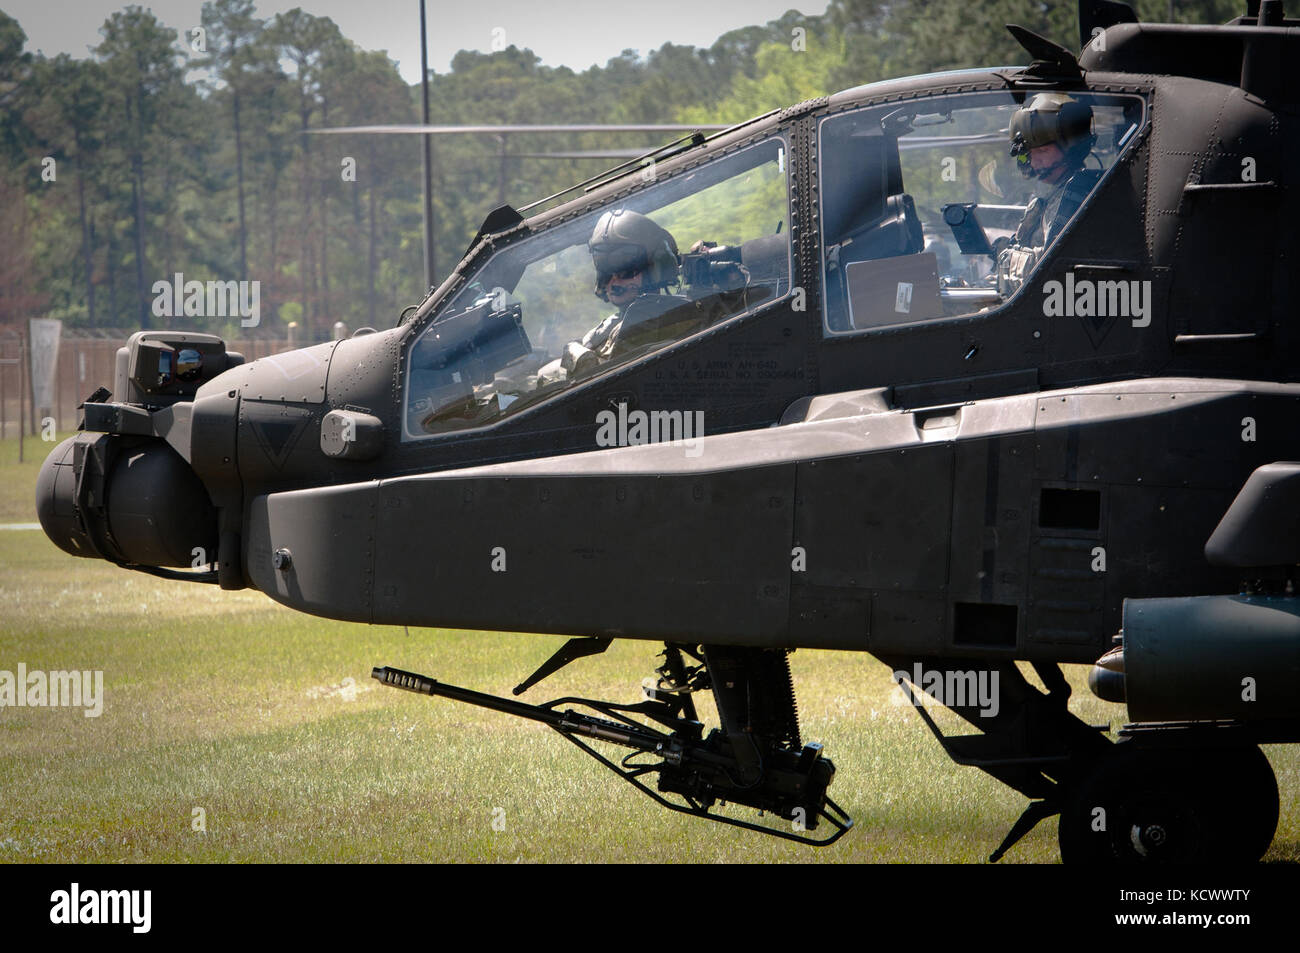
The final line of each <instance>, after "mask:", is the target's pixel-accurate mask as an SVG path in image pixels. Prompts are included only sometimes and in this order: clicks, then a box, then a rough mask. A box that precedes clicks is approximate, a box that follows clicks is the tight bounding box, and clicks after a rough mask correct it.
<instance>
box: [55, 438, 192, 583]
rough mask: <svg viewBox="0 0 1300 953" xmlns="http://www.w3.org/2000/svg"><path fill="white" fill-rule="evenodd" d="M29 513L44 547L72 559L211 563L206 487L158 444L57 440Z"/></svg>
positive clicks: (181, 564)
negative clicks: (53, 547) (44, 540)
mask: <svg viewBox="0 0 1300 953" xmlns="http://www.w3.org/2000/svg"><path fill="white" fill-rule="evenodd" d="M114 441H117V442H116V443H114ZM36 515H37V518H38V519H39V520H40V523H41V528H42V529H43V530H45V535H46V536H48V537H49V538H50V540H51V542H53V543H54V544H55V545H56V546H58V547H59V548H60V549H62V550H63V551H64V552H67V553H71V554H72V555H74V556H86V557H90V558H100V559H107V560H110V561H112V562H124V563H136V564H139V565H144V566H169V567H182V568H191V567H194V566H196V565H202V564H206V563H209V562H215V561H216V554H217V517H216V510H215V509H214V508H213V506H212V502H211V500H210V499H209V498H208V493H207V490H206V489H204V487H203V484H202V483H201V482H200V481H199V478H198V477H197V476H196V475H195V473H194V471H193V470H192V469H190V467H189V465H188V464H187V463H186V462H185V461H184V460H183V459H182V458H181V457H180V455H179V454H178V453H177V452H176V451H175V450H173V449H172V448H171V447H169V446H168V445H167V444H165V443H164V442H162V441H161V440H145V441H141V442H134V443H131V444H126V443H123V442H122V438H121V437H117V436H109V435H105V434H93V433H82V434H78V435H77V436H75V437H70V438H68V439H67V440H64V441H63V442H62V443H60V444H59V445H58V446H56V447H55V448H54V450H52V451H51V452H50V455H49V456H48V457H46V458H45V462H44V463H43V464H42V465H41V472H40V475H39V476H38V477H37V480H36Z"/></svg>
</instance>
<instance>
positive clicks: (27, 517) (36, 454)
mask: <svg viewBox="0 0 1300 953" xmlns="http://www.w3.org/2000/svg"><path fill="white" fill-rule="evenodd" d="M9 424H10V426H9V433H10V434H14V433H16V431H17V428H18V422H17V421H14V420H11V421H9ZM72 434H73V431H71V430H69V431H67V432H66V433H60V434H58V435H57V436H58V440H55V441H54V442H53V443H49V442H46V441H43V440H41V438H40V436H39V435H38V436H35V437H24V438H23V462H22V463H19V462H18V438H17V437H16V436H10V437H9V438H8V439H6V440H0V523H35V522H36V474H38V473H40V472H41V463H42V461H44V460H45V457H46V455H47V454H48V453H49V452H50V451H51V450H53V449H54V448H55V447H56V446H58V444H59V441H61V440H63V439H64V438H65V437H71V436H72Z"/></svg>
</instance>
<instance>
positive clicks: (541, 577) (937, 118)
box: [37, 0, 1300, 862]
mask: <svg viewBox="0 0 1300 953" xmlns="http://www.w3.org/2000/svg"><path fill="white" fill-rule="evenodd" d="M1009 29H1010V30H1011V31H1012V32H1013V33H1014V34H1015V36H1016V38H1017V39H1018V40H1019V41H1020V43H1021V45H1022V46H1023V47H1024V48H1025V50H1026V52H1027V54H1028V57H1029V58H1030V60H1031V62H1030V64H1029V65H1028V66H1024V67H1007V68H995V69H968V70H960V71H956V72H947V73H939V74H933V75H925V76H916V77H910V78H905V79H899V80H890V81H887V82H880V83H872V84H870V85H866V86H861V87H858V88H855V89H849V90H845V91H843V92H840V93H837V94H835V95H832V96H827V97H821V98H818V99H813V100H810V101H807V102H803V103H800V104H798V105H794V106H791V107H789V108H785V109H779V110H774V111H772V112H770V113H767V114H765V115H762V116H759V117H757V118H755V119H752V120H750V121H748V122H744V123H741V124H739V125H736V126H733V127H730V128H728V129H725V130H723V131H720V132H717V133H714V134H711V135H708V136H705V135H703V134H697V135H692V136H690V137H687V138H686V139H683V140H679V141H678V142H675V143H672V144H670V145H669V146H667V147H665V148H663V149H661V150H657V151H655V152H653V153H649V154H647V155H645V156H643V157H641V158H640V159H639V160H636V161H633V162H630V163H627V164H625V165H624V166H620V167H618V168H616V169H613V170H611V171H610V172H608V173H606V174H604V175H602V176H598V177H596V178H595V179H593V180H588V181H586V182H583V183H580V184H579V185H577V186H575V187H574V188H573V189H570V190H568V191H566V192H564V193H560V194H559V195H556V196H550V197H549V199H548V200H544V201H543V202H542V203H537V204H536V205H534V206H528V207H525V208H522V209H514V208H512V207H510V206H501V207H498V208H496V209H494V210H492V212H491V213H490V214H488V216H487V217H486V219H485V221H484V222H483V225H482V227H481V229H480V230H479V232H478V234H477V235H476V236H475V238H474V240H473V241H472V243H471V245H470V247H469V248H468V250H467V251H466V253H465V255H464V256H463V258H462V259H461V261H460V263H459V264H458V265H457V266H456V268H455V269H454V270H453V271H452V273H451V274H450V276H449V277H448V278H447V279H446V280H445V281H444V282H443V283H442V284H441V285H440V286H438V287H437V288H435V289H432V290H431V291H430V293H429V294H428V295H427V297H426V298H425V299H424V300H423V301H422V302H421V303H420V304H419V306H418V307H417V308H415V309H414V310H413V312H412V313H410V314H409V315H406V316H405V317H404V319H403V320H401V321H400V323H399V324H398V325H397V326H396V327H393V328H390V329H387V330H380V331H367V333H358V334H356V335H354V336H352V337H351V338H349V339H346V340H342V341H332V342H328V343H324V344H317V345H314V346H311V347H306V348H303V349H301V350H296V351H291V352H288V353H283V354H278V355H274V356H270V357H266V358H263V359H261V360H257V361H252V362H248V361H245V360H244V359H243V357H242V356H241V355H239V354H237V353H234V352H232V351H229V350H227V349H226V347H225V345H224V343H223V342H222V341H221V340H220V339H219V338H217V337H215V336H212V335H206V334H199V333H192V332H172V331H145V332H139V333H137V334H135V335H133V336H132V337H131V339H130V341H129V342H128V344H127V346H126V347H124V348H122V349H121V350H120V351H119V353H118V358H117V365H116V369H115V378H114V382H113V389H112V392H111V394H110V393H109V392H108V390H107V389H105V388H101V389H100V390H98V391H97V392H96V393H95V394H93V395H91V396H90V397H89V398H88V399H87V401H86V403H85V404H84V408H83V409H84V429H83V430H82V432H80V433H79V434H77V435H76V436H75V437H73V438H71V439H69V440H67V441H64V442H63V443H62V444H60V445H59V446H58V447H57V448H56V449H55V450H54V451H53V452H52V453H51V454H50V456H49V458H48V459H47V460H46V462H45V464H44V466H43V468H42V471H41V475H40V480H39V484H38V488H37V494H38V499H37V507H38V512H39V516H40V520H41V523H42V526H43V527H44V529H45V531H46V533H47V534H48V535H49V537H50V538H51V539H52V540H53V541H54V542H55V543H56V544H58V545H59V546H60V547H62V548H63V549H64V550H66V551H67V552H69V553H72V554H74V555H78V556H85V557H92V558H102V559H107V560H110V561H112V562H114V563H117V564H119V565H121V566H123V567H126V568H130V569H135V570H142V571H147V572H153V573H155V574H160V575H164V576H168V577H174V578H184V579H189V580H192V581H195V582H206V583H213V584H217V585H219V586H220V587H221V588H223V589H240V588H245V587H252V588H255V589H258V590H261V591H262V592H264V593H266V594H267V595H269V596H270V597H271V598H273V599H275V600H277V601H278V602H281V603H283V604H285V605H288V606H291V607H293V608H295V609H299V610H302V611H304V612H308V613H312V614H315V615H318V616H324V617H328V618H334V619H344V620H351V621H356V622H365V623H371V624H376V625H403V624H405V625H423V626H437V627H448V628H470V629H483V630H497V631H504V632H521V633H524V632H534V633H546V634H562V635H569V636H571V639H570V640H569V641H568V642H567V643H566V644H565V645H564V646H563V647H562V648H561V649H560V650H559V651H558V652H557V653H556V654H555V655H554V656H553V657H552V658H550V659H549V660H548V661H546V662H545V663H544V664H542V665H541V667H540V668H539V669H538V670H537V671H536V672H534V673H533V674H532V675H530V676H529V677H528V678H526V679H524V680H523V682H522V683H521V685H520V686H519V687H518V688H517V689H516V692H515V694H516V696H518V695H519V694H522V693H523V692H525V691H527V690H529V689H530V688H532V687H533V686H534V685H535V684H536V683H537V682H538V681H541V680H542V679H544V678H545V677H547V676H548V675H550V674H551V673H553V672H554V671H556V670H557V669H558V668H560V667H561V666H563V665H566V664H569V663H571V662H573V661H574V660H576V659H579V658H581V657H583V656H587V655H591V654H593V653H596V652H600V651H602V650H604V648H605V647H606V646H608V645H609V644H610V642H611V640H613V639H616V638H626V639H642V640H650V641H653V642H662V643H663V644H664V651H663V655H662V658H663V664H662V665H661V666H660V667H659V669H658V670H657V679H656V681H655V689H654V690H653V691H652V692H649V693H648V694H647V697H645V698H643V699H641V700H639V701H637V702H635V703H632V704H616V703H612V702H606V701H600V700H594V699H573V698H566V699H558V700H556V701H553V702H550V703H547V704H540V705H539V704H530V703H526V702H524V701H521V700H519V699H518V698H517V697H514V698H504V697H498V696H493V695H488V694H484V693H480V692H476V691H473V690H470V689H466V688H461V687H458V686H454V685H449V684H446V683H443V682H440V681H437V680H435V679H433V678H429V677H426V676H423V675H419V674H416V673H412V672H406V671H399V670H396V669H392V668H386V667H379V668H376V669H375V671H374V676H375V678H377V679H378V680H379V681H380V682H381V683H383V684H385V685H390V686H394V687H397V688H402V689H407V690H411V691H416V692H421V693H425V694H428V695H431V696H441V697H446V698H450V699H454V700H458V701H461V702H465V703H468V704H473V705H479V706H483V707H486V708H489V709H492V710H494V711H497V712H501V713H504V714H510V715H515V716H518V717H523V718H527V719H531V720H535V721H540V722H542V723H545V724H548V725H549V726H551V727H552V728H554V729H555V730H556V731H557V732H559V733H560V734H562V735H563V736H564V737H565V738H566V739H567V740H569V741H572V742H573V743H574V744H575V745H577V746H578V747H580V748H582V749H583V750H584V751H585V752H587V753H589V754H591V755H592V756H593V757H596V758H597V759H598V760H600V761H601V762H602V763H603V764H604V765H605V766H607V767H608V768H610V769H611V770H612V771H614V772H615V773H616V774H618V775H619V776H620V777H622V778H623V779H624V780H626V781H628V782H629V783H631V784H633V785H635V786H636V787H637V788H638V789H640V790H641V791H643V792H644V793H646V794H647V795H649V796H650V797H652V798H654V799H655V800H656V801H658V802H659V803H660V804H662V805H664V806H666V807H669V808H671V809H673V810H677V811H683V812H686V813H689V814H692V815H695V816H698V817H703V818H709V819H713V820H717V821H720V822H723V823H727V824H733V825H738V826H741V827H746V828H750V829H754V830H760V831H764V832H766V833H770V834H775V835H776V836H780V837H784V838H788V839H793V840H800V841H805V842H808V843H814V844H827V843H832V842H834V841H836V840H837V839H839V838H840V837H841V836H843V835H844V834H845V833H846V832H847V831H848V830H850V828H851V826H852V821H851V819H850V817H849V815H848V813H847V812H846V811H845V810H844V809H843V808H841V807H840V806H839V805H838V804H837V803H836V802H835V801H834V800H833V799H832V798H831V797H830V796H829V793H828V792H829V787H830V785H831V783H832V780H833V778H834V774H835V768H834V765H833V762H832V761H831V759H830V758H829V757H828V756H827V755H826V754H825V753H824V752H823V750H822V748H821V747H820V746H819V745H818V744H816V743H811V742H806V741H805V740H804V739H803V737H802V735H801V733H800V728H799V723H798V718H797V714H796V705H795V692H794V687H793V684H792V680H791V677H790V669H789V662H788V653H789V652H790V651H791V650H794V649H797V648H805V647H810V648H818V649H833V650H840V651H846V652H868V653H870V654H871V655H873V656H875V657H876V658H877V659H879V660H880V661H881V662H883V663H884V664H885V665H887V666H889V667H890V669H891V670H892V671H894V672H895V674H896V678H897V680H898V681H899V683H900V686H901V687H902V688H903V689H904V690H906V691H907V692H908V693H909V696H910V697H911V698H912V699H913V701H915V702H916V703H917V705H918V708H917V711H918V714H919V715H920V718H921V720H922V721H923V723H924V724H925V726H926V727H927V728H928V729H929V730H930V731H932V732H933V733H934V735H935V736H936V739H937V741H938V743H939V744H940V745H941V746H942V747H943V750H944V751H945V752H946V753H947V754H948V755H949V757H951V758H952V759H953V760H954V761H955V762H957V763H959V764H962V765H969V766H973V767H976V768H978V769H980V770H982V771H984V772H986V773H988V774H989V775H991V776H992V777H994V778H996V779H998V780H999V781H1001V782H1002V783H1004V784H1006V785H1008V786H1010V787H1011V788H1013V789H1014V790H1016V791H1018V792H1020V793H1021V794H1023V795H1024V796H1025V797H1026V798H1027V799H1028V805H1027V807H1026V809H1025V811H1024V813H1023V814H1022V815H1021V816H1020V817H1019V818H1018V819H1016V820H1015V821H1014V823H1013V824H1012V825H1011V826H1010V830H1009V832H1008V834H1007V836H1006V838H1005V839H1004V841H1003V842H1002V844H1001V845H999V846H998V847H997V849H996V850H995V851H994V852H993V855H992V859H997V858H998V857H1000V856H1001V855H1002V854H1003V853H1005V852H1006V851H1007V850H1008V849H1009V848H1011V847H1012V846H1013V845H1014V843H1015V842H1016V841H1017V840H1019V839H1020V838H1021V837H1023V836H1024V834H1025V833H1026V832H1028V831H1029V830H1030V829H1032V828H1033V827H1034V825H1035V824H1037V823H1038V822H1040V821H1042V820H1043V819H1045V818H1049V817H1052V816H1057V817H1058V822H1057V823H1058V832H1059V842H1060V848H1061V853H1062V857H1063V859H1065V860H1066V861H1093V862H1156V861H1204V860H1233V861H1238V860H1256V859H1258V858H1259V857H1261V856H1262V855H1263V854H1264V852H1265V851H1266V850H1267V848H1268V846H1269V844H1270V842H1271V840H1272V837H1273V833H1274V830H1275V827H1276V824H1277V819H1278V811H1279V795H1278V788H1277V784H1276V780H1275V778H1274V775H1273V772H1272V769H1271V768H1270V766H1269V763H1268V761H1267V759H1266V758H1265V756H1264V755H1263V753H1262V751H1261V748H1260V745H1262V744H1292V743H1295V742H1296V741H1298V740H1300V701H1297V699H1300V599H1297V596H1296V594H1295V591H1294V576H1295V569H1296V566H1297V564H1300V462H1295V461H1300V431H1297V429H1296V426H1295V421H1296V419H1297V414H1298V413H1300V335H1298V334H1297V331H1296V329H1295V324H1294V321H1293V319H1292V311H1293V308H1294V305H1293V302H1294V301H1295V300H1297V292H1300V289H1298V288H1297V287H1296V283H1297V281H1298V280H1300V276H1298V274H1297V272H1296V269H1295V268H1294V266H1293V265H1292V264H1288V262H1294V261H1295V260H1296V258H1297V251H1293V249H1294V248H1295V245H1296V242H1297V236H1296V235H1295V233H1294V231H1293V230H1291V229H1286V228H1283V227H1282V225H1283V223H1284V222H1286V221H1288V220H1290V215H1289V213H1288V212H1287V211H1286V209H1287V208H1290V207H1292V205H1293V204H1294V203H1293V201H1292V199H1291V197H1290V196H1291V193H1290V190H1289V187H1288V185H1289V183H1288V181H1287V178H1286V170H1287V168H1288V162H1287V160H1286V158H1285V157H1286V156H1287V155H1288V154H1290V153H1292V152H1293V151H1294V150H1295V148H1296V145H1295V143H1296V141H1297V138H1300V124H1297V122H1296V119H1295V108H1294V107H1295V97H1296V93H1295V91H1294V88H1293V87H1292V85H1291V84H1289V83H1288V82H1287V77H1288V75H1289V73H1288V71H1287V69H1286V68H1285V67H1286V65H1287V63H1288V62H1293V61H1294V60H1295V59H1296V57H1297V55H1298V54H1300V20H1295V19H1286V18H1285V16H1284V13H1283V10H1282V4H1281V3H1280V2H1276V0H1263V2H1250V3H1248V4H1247V11H1246V13H1245V14H1244V15H1243V16H1240V17H1237V18H1236V19H1234V20H1232V21H1231V22H1230V23H1228V24H1226V25H1222V26H1217V25H1204V26H1200V25H1180V24H1179V25H1176V24H1144V23H1139V22H1137V18H1136V16H1135V15H1134V14H1133V11H1132V10H1131V9H1130V8H1129V7H1128V6H1126V5H1125V4H1122V3H1115V2H1108V0H1084V2H1081V3H1080V45H1081V50H1080V52H1079V53H1078V54H1077V55H1076V54H1074V53H1072V52H1070V51H1069V50H1067V49H1065V48H1063V47H1061V46H1059V45H1057V44H1055V43H1052V42H1050V41H1048V40H1046V39H1044V38H1042V37H1039V36H1036V35H1034V34H1033V33H1031V32H1029V31H1027V30H1024V29H1022V28H1020V27H1016V26H1011V27H1009ZM628 286H630V290H629V288H628ZM593 289H594V292H595V293H593ZM611 312H612V313H611ZM196 551H198V552H202V553H207V554H213V555H211V556H210V558H209V559H208V560H207V563H208V568H207V569H206V570H204V571H200V572H187V571H184V569H183V567H190V566H191V565H192V562H193V559H194V557H193V553H194V552H196ZM178 567H182V568H178ZM1017 662H1025V663H1028V665H1029V666H1030V667H1032V670H1033V671H1034V672H1035V673H1036V675H1037V680H1038V682H1039V684H1038V685H1035V684H1033V683H1032V682H1031V681H1030V680H1029V679H1028V678H1026V676H1025V674H1023V673H1022V671H1021V669H1020V668H1019V667H1018V666H1017V664H1016V663H1017ZM1064 664H1085V665H1092V666H1093V668H1092V669H1091V675H1090V679H1089V683H1090V686H1091V687H1092V689H1093V690H1094V691H1095V692H1096V693H1098V694H1099V695H1100V696H1101V697H1103V698H1106V699H1108V700H1111V701H1118V702H1123V703H1125V704H1126V705H1127V711H1128V715H1129V718H1130V722H1129V723H1128V724H1126V725H1125V726H1124V727H1123V728H1122V729H1121V730H1120V731H1119V733H1118V738H1117V739H1116V740H1112V739H1111V738H1110V737H1109V736H1108V734H1107V733H1106V731H1105V730H1104V727H1103V728H1099V727H1097V726H1093V725H1089V724H1087V723H1085V722H1084V721H1082V720H1081V719H1080V718H1078V717H1077V716H1076V715H1075V714H1073V713H1072V712H1071V711H1070V708H1069V704H1068V702H1069V698H1070V686H1069V684H1068V683H1067V681H1066V679H1065V677H1064V675H1063V674H1062V670H1061V666H1062V665H1064ZM985 687H987V688H989V689H990V691H989V692H986V691H984V689H985ZM701 692H711V693H712V696H713V699H714V701H715V702H716V709H717V713H718V720H719V725H718V726H717V727H715V728H712V729H708V730H706V728H705V726H704V725H703V724H702V723H701V721H700V719H699V717H698V712H697V709H696V705H695V700H694V695H695V694H696V693H701ZM922 693H925V694H927V695H929V696H930V697H931V698H932V699H933V700H934V703H935V704H942V705H943V706H946V707H947V708H949V709H951V710H952V711H953V712H955V713H956V714H957V715H959V716H960V717H961V719H963V720H964V721H965V722H966V723H968V724H969V725H970V726H971V728H972V729H973V731H972V733H970V734H966V735H951V734H945V733H944V732H943V731H941V730H940V729H939V727H938V725H937V724H936V722H935V719H934V718H933V717H932V716H931V714H930V712H929V710H928V709H927V708H926V707H925V706H924V705H923V704H922V701H923V697H922ZM615 749H618V750H624V751H626V750H627V749H631V753H630V754H627V756H626V757H623V758H621V759H616V758H615V756H614V755H613V754H611V753H610V752H612V751H614V750H615ZM724 803H726V804H730V805H739V806H741V807H742V808H752V809H757V811H759V812H760V814H761V816H759V815H747V816H745V817H739V816H736V813H735V811H733V810H731V809H728V810H726V811H722V810H720V808H721V806H722V805H723V804H724Z"/></svg>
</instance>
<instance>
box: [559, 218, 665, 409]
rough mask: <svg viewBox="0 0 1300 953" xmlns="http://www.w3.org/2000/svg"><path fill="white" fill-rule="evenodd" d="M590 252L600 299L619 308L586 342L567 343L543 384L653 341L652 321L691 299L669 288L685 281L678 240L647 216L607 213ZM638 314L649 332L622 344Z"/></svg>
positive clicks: (589, 245)
mask: <svg viewBox="0 0 1300 953" xmlns="http://www.w3.org/2000/svg"><path fill="white" fill-rule="evenodd" d="M587 250H588V251H589V252H591V260H592V263H593V264H594V265H595V266H596V287H595V294H596V297H598V298H600V299H601V300H602V301H607V302H609V303H610V304H612V305H614V307H616V308H617V309H618V310H617V311H615V312H614V313H613V314H611V315H610V316H609V317H607V318H606V319H605V320H604V321H602V322H600V324H598V325H596V326H595V327H594V328H592V329H591V330H590V331H588V332H587V333H586V334H585V335H583V337H582V340H580V341H570V342H569V343H568V344H566V345H565V346H564V351H563V353H562V354H561V355H560V357H559V358H557V359H556V360H554V361H551V362H550V363H549V364H547V365H546V366H544V367H543V368H541V370H540V371H539V372H538V378H539V381H538V382H539V384H549V383H553V382H554V381H557V380H564V379H566V378H572V377H580V376H583V375H585V374H588V373H590V372H591V371H592V370H594V369H595V368H596V367H598V366H599V365H600V364H603V363H604V362H605V361H608V360H609V359H610V358H611V357H613V356H614V354H615V352H616V350H617V349H620V347H622V348H626V347H629V346H635V345H637V344H642V343H649V341H648V340H645V338H647V328H648V327H649V326H650V324H651V319H653V318H654V317H657V316H660V315H662V314H663V313H664V312H665V311H667V310H669V309H670V308H671V307H672V306H673V305H675V304H677V303H678V302H685V301H686V299H685V298H681V297H679V296H677V295H671V294H668V289H669V287H670V286H672V285H676V284H677V283H678V281H679V268H680V265H681V256H680V255H679V254H678V252H677V242H676V241H675V240H674V239H673V236H672V235H670V234H669V233H668V232H667V231H666V230H664V229H663V228H660V227H659V226H658V225H656V224H655V223H654V222H653V221H651V220H650V219H649V218H647V217H646V216H644V215H642V214H641V213H639V212H633V211H631V210H630V209H616V210H614V211H610V212H606V213H605V214H604V215H602V216H601V217H600V220H599V221H598V222H596V228H595V230H594V231H592V233H591V239H590V241H588V242H587ZM633 313H634V314H635V316H634V322H633V323H636V324H637V325H641V324H645V325H646V326H647V328H640V329H639V330H640V332H641V333H640V334H638V335H637V338H636V340H635V343H633V342H631V341H628V340H624V341H623V342H622V344H621V345H620V335H621V334H623V332H624V330H625V323H626V322H627V320H628V317H629V314H633ZM623 337H624V338H629V337H631V335H627V334H623Z"/></svg>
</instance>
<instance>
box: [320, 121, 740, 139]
mask: <svg viewBox="0 0 1300 953" xmlns="http://www.w3.org/2000/svg"><path fill="white" fill-rule="evenodd" d="M730 128H731V126H728V125H715V124H709V123H697V124H692V125H688V126H680V125H662V124H648V125H636V124H631V125H629V124H613V125H601V124H590V125H579V126H545V125H543V126H421V125H392V126H333V127H331V128H328V129H305V130H303V131H304V132H308V133H311V134H313V135H336V134H343V133H361V134H365V135H370V134H375V135H429V136H451V135H461V134H464V133H471V132H488V133H491V132H495V133H503V132H681V131H684V130H692V129H701V130H703V129H715V130H716V129H730Z"/></svg>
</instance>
